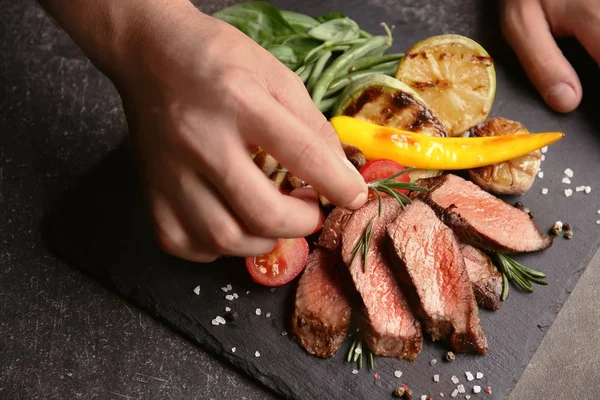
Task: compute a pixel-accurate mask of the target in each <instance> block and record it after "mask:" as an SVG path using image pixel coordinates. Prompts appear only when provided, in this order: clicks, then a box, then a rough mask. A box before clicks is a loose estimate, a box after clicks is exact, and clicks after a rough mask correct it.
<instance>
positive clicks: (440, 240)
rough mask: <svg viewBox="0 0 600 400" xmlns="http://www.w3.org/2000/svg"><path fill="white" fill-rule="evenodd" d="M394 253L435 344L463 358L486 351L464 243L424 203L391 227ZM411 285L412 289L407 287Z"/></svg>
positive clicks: (402, 278)
mask: <svg viewBox="0 0 600 400" xmlns="http://www.w3.org/2000/svg"><path fill="white" fill-rule="evenodd" d="M387 234H388V236H389V238H390V239H391V240H390V243H389V245H390V253H391V257H392V258H393V262H394V267H395V268H397V272H398V276H399V279H400V281H401V282H403V284H405V285H407V287H410V290H407V294H408V295H409V296H411V297H412V299H413V300H414V303H413V304H414V305H415V306H416V307H415V313H416V315H417V316H418V317H419V319H420V320H421V323H422V324H423V327H424V330H425V331H426V332H428V333H429V334H430V335H431V338H432V339H433V340H449V342H450V343H451V344H452V347H453V348H454V350H455V351H456V352H459V353H481V354H485V353H486V352H487V339H486V337H485V334H484V332H483V329H481V325H480V321H479V309H478V308H477V303H475V295H474V294H473V289H472V288H471V283H470V282H469V276H468V274H467V269H466V267H465V262H464V259H463V256H462V251H461V247H460V243H459V242H458V239H457V238H456V235H455V234H454V232H452V230H451V229H450V228H448V227H447V226H446V225H444V224H443V223H442V222H441V221H440V220H439V219H438V218H437V216H436V215H435V213H434V212H433V210H432V209H431V208H430V207H429V206H427V205H426V204H425V203H423V202H421V201H419V200H415V201H414V202H413V203H412V204H410V205H408V206H407V207H406V210H404V211H403V212H402V213H400V214H399V215H398V217H397V218H396V219H395V220H394V221H393V222H392V223H390V224H388V226H387ZM408 285H410V286H408Z"/></svg>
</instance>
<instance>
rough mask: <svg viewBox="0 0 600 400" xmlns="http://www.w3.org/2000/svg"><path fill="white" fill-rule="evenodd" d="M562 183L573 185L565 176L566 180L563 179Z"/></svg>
mask: <svg viewBox="0 0 600 400" xmlns="http://www.w3.org/2000/svg"><path fill="white" fill-rule="evenodd" d="M562 183H565V184H567V185H570V184H571V180H570V179H569V178H567V177H566V176H565V177H564V178H562Z"/></svg>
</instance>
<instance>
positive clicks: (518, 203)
mask: <svg viewBox="0 0 600 400" xmlns="http://www.w3.org/2000/svg"><path fill="white" fill-rule="evenodd" d="M515 208H518V209H519V210H521V211H523V210H524V209H525V204H523V203H522V202H520V201H517V202H516V203H515Z"/></svg>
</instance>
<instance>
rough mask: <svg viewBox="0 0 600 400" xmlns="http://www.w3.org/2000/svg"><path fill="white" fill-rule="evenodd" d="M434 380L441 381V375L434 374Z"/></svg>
mask: <svg viewBox="0 0 600 400" xmlns="http://www.w3.org/2000/svg"><path fill="white" fill-rule="evenodd" d="M433 381H434V382H439V381H440V376H439V375H438V374H435V375H434V376H433Z"/></svg>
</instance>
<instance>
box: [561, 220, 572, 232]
mask: <svg viewBox="0 0 600 400" xmlns="http://www.w3.org/2000/svg"><path fill="white" fill-rule="evenodd" d="M563 229H564V230H565V231H570V230H571V224H570V223H568V222H565V224H564V225H563Z"/></svg>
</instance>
